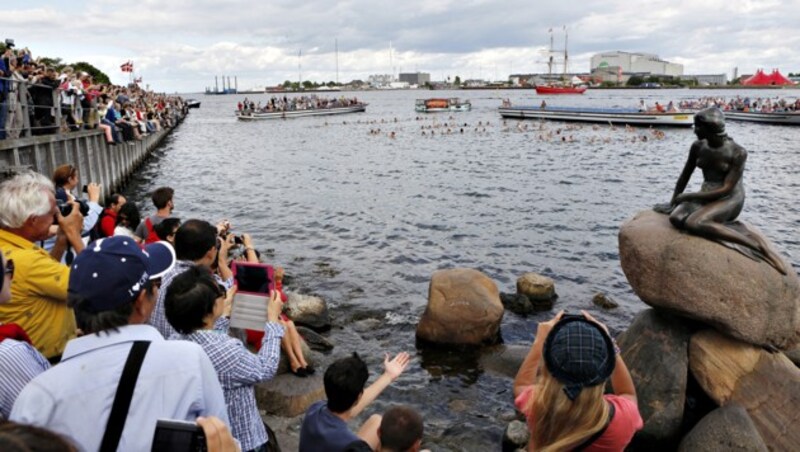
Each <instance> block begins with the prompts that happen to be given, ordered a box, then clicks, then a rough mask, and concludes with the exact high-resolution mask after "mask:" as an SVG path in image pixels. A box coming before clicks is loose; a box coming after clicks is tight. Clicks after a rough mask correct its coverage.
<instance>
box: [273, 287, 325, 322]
mask: <svg viewBox="0 0 800 452" xmlns="http://www.w3.org/2000/svg"><path fill="white" fill-rule="evenodd" d="M286 296H287V297H288V299H287V300H286V305H285V306H284V308H283V310H284V312H285V313H286V315H287V316H288V317H289V318H290V319H292V320H293V321H294V323H296V324H297V325H303V326H307V327H309V328H311V329H313V330H315V331H327V330H329V329H330V328H331V316H330V313H329V312H328V304H327V303H325V300H323V299H322V298H320V297H315V296H313V295H302V294H299V293H296V292H287V293H286Z"/></svg>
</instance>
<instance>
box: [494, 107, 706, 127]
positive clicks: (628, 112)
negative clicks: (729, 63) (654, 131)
mask: <svg viewBox="0 0 800 452" xmlns="http://www.w3.org/2000/svg"><path fill="white" fill-rule="evenodd" d="M498 111H499V113H500V116H502V117H503V118H513V119H547V120H553V121H579V122H601V123H607V124H619V125H625V124H627V125H631V126H679V127H691V126H692V125H693V124H694V113H690V112H671V113H670V112H667V113H658V112H656V113H651V112H643V111H639V110H636V109H633V108H579V107H550V106H545V107H524V106H521V107H513V106H508V105H505V106H503V107H500V108H499V110H498Z"/></svg>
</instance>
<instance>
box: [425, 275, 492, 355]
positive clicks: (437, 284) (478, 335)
mask: <svg viewBox="0 0 800 452" xmlns="http://www.w3.org/2000/svg"><path fill="white" fill-rule="evenodd" d="M503 312H504V310H503V304H502V303H501V302H500V292H499V291H498V290H497V285H496V284H495V283H494V281H492V280H491V278H489V277H488V276H486V275H484V274H483V273H481V272H479V271H478V270H473V269H468V268H456V269H450V270H439V271H437V272H435V273H434V274H433V277H431V284H430V288H429V291H428V306H427V307H426V308H425V312H424V313H423V314H422V318H421V319H420V321H419V324H418V325H417V338H419V339H422V340H425V341H428V342H432V343H436V344H451V345H479V344H485V343H493V342H496V341H497V339H498V336H499V335H498V333H499V331H500V320H501V319H502V318H503Z"/></svg>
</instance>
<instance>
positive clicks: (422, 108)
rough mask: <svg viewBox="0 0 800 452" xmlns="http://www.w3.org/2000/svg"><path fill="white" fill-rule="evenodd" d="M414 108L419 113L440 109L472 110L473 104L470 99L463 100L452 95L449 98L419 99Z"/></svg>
mask: <svg viewBox="0 0 800 452" xmlns="http://www.w3.org/2000/svg"><path fill="white" fill-rule="evenodd" d="M414 109H415V110H416V111H417V112H418V113H434V112H438V111H470V110H472V104H471V103H470V102H469V101H468V100H466V101H461V99H459V98H457V97H451V98H449V99H442V98H432V99H417V103H416V106H415V107H414Z"/></svg>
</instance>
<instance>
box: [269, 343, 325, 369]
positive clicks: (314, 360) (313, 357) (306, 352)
mask: <svg viewBox="0 0 800 452" xmlns="http://www.w3.org/2000/svg"><path fill="white" fill-rule="evenodd" d="M300 348H301V349H302V350H303V357H304V358H305V359H306V362H307V363H308V364H311V365H312V366H315V367H316V366H318V365H319V363H320V359H319V355H317V354H316V353H312V352H311V348H310V347H309V346H308V344H307V343H305V342H301V343H300ZM291 369H292V367H291V366H290V365H289V358H287V357H286V353H285V352H284V351H283V349H282V348H281V359H280V361H279V362H278V375H280V374H285V373H289V372H290V371H291Z"/></svg>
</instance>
